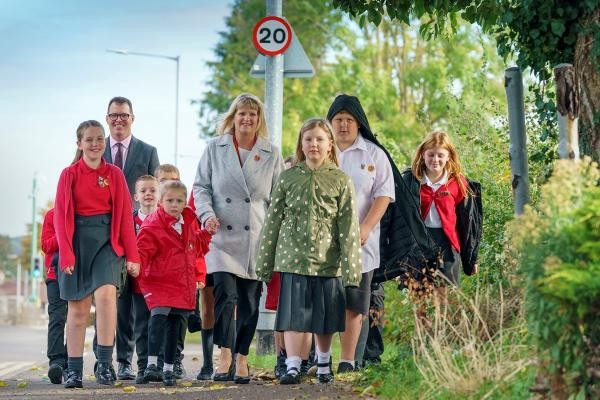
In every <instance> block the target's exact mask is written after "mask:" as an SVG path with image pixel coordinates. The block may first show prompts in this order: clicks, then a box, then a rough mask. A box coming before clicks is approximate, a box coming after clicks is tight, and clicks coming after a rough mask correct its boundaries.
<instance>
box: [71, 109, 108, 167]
mask: <svg viewBox="0 0 600 400" xmlns="http://www.w3.org/2000/svg"><path fill="white" fill-rule="evenodd" d="M87 128H100V130H101V131H102V134H103V135H106V134H105V133H104V127H103V126H102V124H101V123H100V122H98V121H96V120H93V119H90V120H87V121H83V122H82V123H80V124H79V126H78V127H77V132H76V135H77V143H79V142H81V140H82V139H83V134H84V133H85V130H86V129H87ZM81 157H83V151H82V150H79V148H77V151H76V152H75V158H73V162H71V164H75V163H76V162H77V161H79V160H80V159H81Z"/></svg>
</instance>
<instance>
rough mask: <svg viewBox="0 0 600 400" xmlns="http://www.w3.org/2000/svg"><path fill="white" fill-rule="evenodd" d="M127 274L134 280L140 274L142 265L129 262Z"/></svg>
mask: <svg viewBox="0 0 600 400" xmlns="http://www.w3.org/2000/svg"><path fill="white" fill-rule="evenodd" d="M126 268H127V273H128V274H129V275H131V276H133V277H134V278H137V276H138V275H139V274H140V264H139V263H136V262H131V261H127V266H126Z"/></svg>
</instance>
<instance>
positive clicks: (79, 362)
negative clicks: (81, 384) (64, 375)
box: [67, 357, 83, 373]
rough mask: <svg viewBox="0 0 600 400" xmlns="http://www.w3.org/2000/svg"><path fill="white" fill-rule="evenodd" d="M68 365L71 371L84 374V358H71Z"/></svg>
mask: <svg viewBox="0 0 600 400" xmlns="http://www.w3.org/2000/svg"><path fill="white" fill-rule="evenodd" d="M67 364H68V368H69V371H76V372H79V373H81V372H83V357H69V360H68V361H67Z"/></svg>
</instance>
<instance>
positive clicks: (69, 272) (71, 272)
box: [62, 265, 75, 275]
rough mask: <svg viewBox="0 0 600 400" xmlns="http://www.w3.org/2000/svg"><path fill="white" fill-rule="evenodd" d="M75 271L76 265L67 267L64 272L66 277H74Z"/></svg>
mask: <svg viewBox="0 0 600 400" xmlns="http://www.w3.org/2000/svg"><path fill="white" fill-rule="evenodd" d="M74 269H75V266H74V265H67V266H66V267H65V268H64V269H63V270H62V271H63V272H64V273H65V274H66V275H73V270H74Z"/></svg>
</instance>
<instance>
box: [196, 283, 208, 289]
mask: <svg viewBox="0 0 600 400" xmlns="http://www.w3.org/2000/svg"><path fill="white" fill-rule="evenodd" d="M205 286H206V285H205V284H204V282H196V289H204V287H205Z"/></svg>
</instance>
